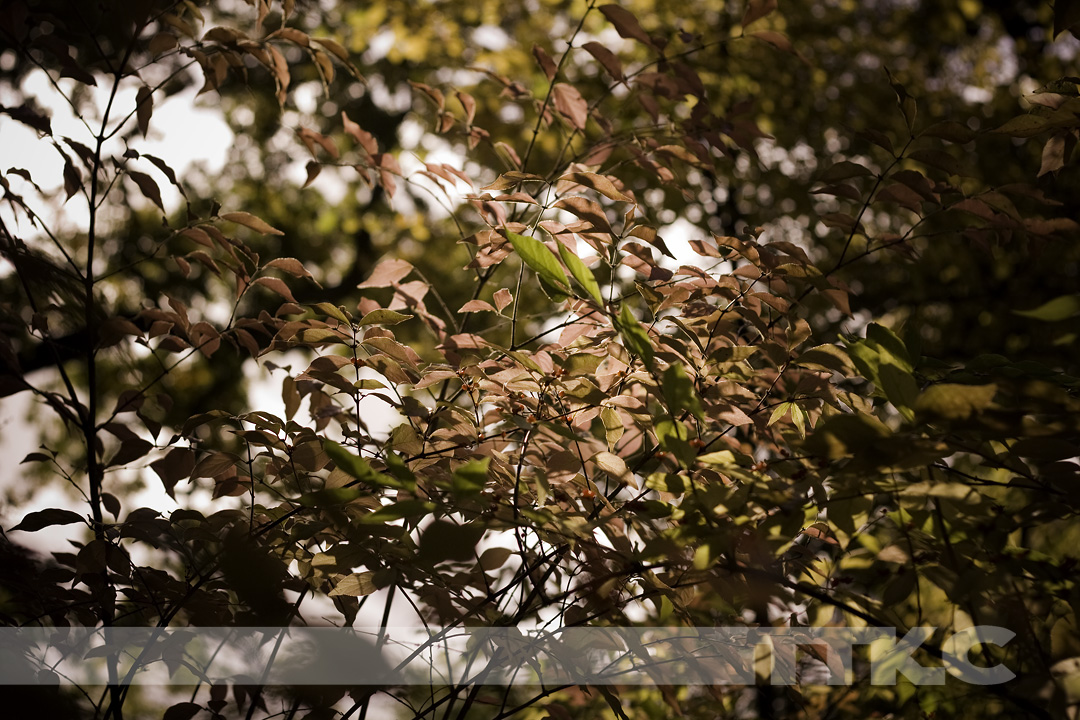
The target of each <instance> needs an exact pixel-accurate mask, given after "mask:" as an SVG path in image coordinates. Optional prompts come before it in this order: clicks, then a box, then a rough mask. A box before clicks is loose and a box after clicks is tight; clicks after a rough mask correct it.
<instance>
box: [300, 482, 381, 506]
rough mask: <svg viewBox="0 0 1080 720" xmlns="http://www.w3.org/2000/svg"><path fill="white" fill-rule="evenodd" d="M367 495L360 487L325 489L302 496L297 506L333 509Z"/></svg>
mask: <svg viewBox="0 0 1080 720" xmlns="http://www.w3.org/2000/svg"><path fill="white" fill-rule="evenodd" d="M366 495H368V492H367V491H366V490H364V489H362V488H358V487H339V488H325V489H323V490H316V491H315V492H312V493H308V494H306V495H301V496H300V497H298V498H297V499H296V504H297V505H300V506H301V507H308V508H321V507H333V506H335V505H347V504H348V503H351V502H352V501H353V500H358V499H359V498H362V497H365V496H366Z"/></svg>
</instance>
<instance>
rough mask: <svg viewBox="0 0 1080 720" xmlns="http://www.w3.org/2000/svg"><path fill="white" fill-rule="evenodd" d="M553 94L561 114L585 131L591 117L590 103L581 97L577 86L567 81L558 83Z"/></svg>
mask: <svg viewBox="0 0 1080 720" xmlns="http://www.w3.org/2000/svg"><path fill="white" fill-rule="evenodd" d="M551 95H552V97H553V98H554V100H555V109H556V110H558V111H559V114H561V115H562V116H563V117H565V118H566V119H567V120H569V121H570V124H571V125H572V126H573V127H574V128H576V129H578V130H582V131H584V130H585V123H586V121H588V119H589V104H588V103H586V102H585V98H583V97H581V93H579V92H578V90H577V88H576V87H574V86H573V85H567V84H566V83H556V84H555V87H554V88H552V91H551Z"/></svg>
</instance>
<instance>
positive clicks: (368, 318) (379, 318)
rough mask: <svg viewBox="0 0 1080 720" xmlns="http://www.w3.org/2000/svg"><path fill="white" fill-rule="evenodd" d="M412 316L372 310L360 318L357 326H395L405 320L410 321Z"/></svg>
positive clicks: (391, 311) (390, 311) (383, 310)
mask: <svg viewBox="0 0 1080 720" xmlns="http://www.w3.org/2000/svg"><path fill="white" fill-rule="evenodd" d="M412 317H413V316H412V315H406V314H404V313H399V312H394V311H393V310H385V309H382V308H380V309H379V310H372V311H371V312H369V313H368V314H367V315H365V316H364V317H362V318H360V322H358V323H356V324H357V325H360V326H364V325H376V324H378V325H397V324H398V323H403V322H405V321H406V320H411V319H412Z"/></svg>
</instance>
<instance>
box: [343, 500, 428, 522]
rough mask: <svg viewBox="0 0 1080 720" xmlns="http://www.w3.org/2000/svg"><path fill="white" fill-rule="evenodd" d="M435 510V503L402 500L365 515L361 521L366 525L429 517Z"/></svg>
mask: <svg viewBox="0 0 1080 720" xmlns="http://www.w3.org/2000/svg"><path fill="white" fill-rule="evenodd" d="M434 509H435V503H432V502H426V501H424V500H402V501H401V502H396V503H392V504H390V505H387V506H385V507H382V508H380V509H378V510H376V511H375V512H373V513H369V514H367V515H365V516H364V517H363V518H362V519H361V522H363V523H366V524H378V523H386V522H391V521H393V520H401V519H402V518H407V517H416V516H418V515H429V514H430V513H431V511H433V510H434Z"/></svg>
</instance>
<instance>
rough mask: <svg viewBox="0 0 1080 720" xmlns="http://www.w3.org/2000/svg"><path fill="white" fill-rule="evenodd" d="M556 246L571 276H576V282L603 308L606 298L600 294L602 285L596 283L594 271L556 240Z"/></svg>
mask: <svg viewBox="0 0 1080 720" xmlns="http://www.w3.org/2000/svg"><path fill="white" fill-rule="evenodd" d="M555 245H556V246H557V247H558V248H559V257H561V258H562V261H563V264H564V265H566V267H567V269H568V270H570V274H571V275H573V276H574V280H577V282H578V284H579V285H581V287H582V288H584V290H585V292H587V293H589V296H590V297H592V299H593V300H595V301H596V304H597V305H601V306H603V304H604V296H603V295H601V294H600V285H599V283H597V282H596V277H595V276H594V275H593V273H592V270H590V269H589V268H588V267H587V266H586V265H585V263H583V262H581V258H579V257H578V256H577V255H575V254H574V253H572V252H570V250H569V249H568V248H567V247H566V246H565V245H563V244H562V243H561V242H559V241H557V240H556V241H555Z"/></svg>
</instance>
